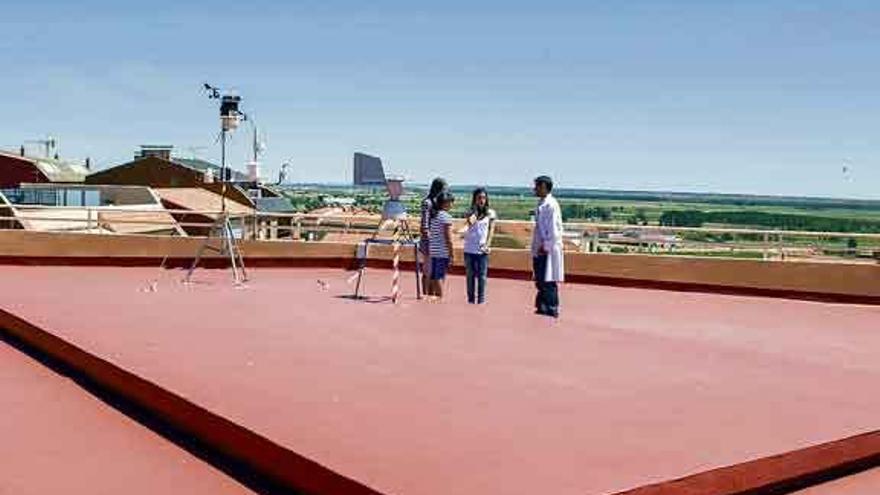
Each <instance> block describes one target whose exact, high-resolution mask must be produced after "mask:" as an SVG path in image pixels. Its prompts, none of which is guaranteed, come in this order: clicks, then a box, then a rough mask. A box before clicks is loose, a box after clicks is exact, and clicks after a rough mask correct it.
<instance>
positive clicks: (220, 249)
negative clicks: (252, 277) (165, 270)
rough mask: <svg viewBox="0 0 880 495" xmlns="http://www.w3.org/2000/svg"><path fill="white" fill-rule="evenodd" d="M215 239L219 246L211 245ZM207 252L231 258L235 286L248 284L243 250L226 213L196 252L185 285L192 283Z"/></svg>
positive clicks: (212, 227) (215, 223)
mask: <svg viewBox="0 0 880 495" xmlns="http://www.w3.org/2000/svg"><path fill="white" fill-rule="evenodd" d="M213 239H216V240H217V241H219V246H215V245H212V244H211V241H212V240H213ZM205 250H210V251H213V252H216V253H220V254H221V255H222V256H224V257H225V256H228V257H229V262H230V264H231V266H232V281H233V283H235V285H241V284H243V283H244V282H247V280H248V278H247V271H245V267H244V258H242V256H241V249H239V247H238V240H236V238H235V234H234V233H233V231H232V223H231V222H230V221H229V215H228V214H226V212H223V213H221V214H220V216H219V217H217V221H215V222H214V224H213V225H212V226H211V230H209V231H208V236H207V237H206V238H205V241H204V242H203V243H202V245H201V246H199V250H198V251H197V252H196V258H195V260H193V264H192V265H191V266H190V267H189V271H187V272H186V279H185V280H184V281H185V283H190V280H191V279H192V274H193V272H194V271H195V269H196V267H198V266H199V262H200V261H201V260H202V254H204V252H205Z"/></svg>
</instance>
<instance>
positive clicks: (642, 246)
mask: <svg viewBox="0 0 880 495" xmlns="http://www.w3.org/2000/svg"><path fill="white" fill-rule="evenodd" d="M5 211H9V213H8V214H7V216H0V230H9V229H18V230H20V229H22V228H24V229H34V230H41V229H42V230H47V231H58V232H83V233H91V234H95V235H102V234H107V235H111V234H112V235H154V234H155V232H157V231H163V230H166V229H173V230H174V231H175V232H176V233H177V234H180V235H187V232H189V235H194V236H199V235H203V234H204V229H208V228H211V226H212V225H214V224H215V220H214V219H215V218H216V217H217V216H218V215H220V214H221V213H222V212H221V211H219V210H183V209H165V208H158V207H157V208H152V207H146V208H145V207H143V206H137V205H135V206H131V207H127V206H89V207H80V206H43V205H16V204H4V205H2V206H0V212H5ZM73 212H77V214H76V215H73V214H68V213H73ZM227 214H228V216H229V218H230V219H231V220H232V221H233V223H234V224H235V225H236V226H237V227H236V230H237V231H238V232H240V235H241V236H242V238H245V239H254V240H259V241H266V242H291V241H292V240H295V241H301V240H302V241H307V242H314V241H320V240H322V239H325V236H327V235H333V234H343V235H346V236H351V237H342V238H341V239H345V240H349V241H352V240H358V239H362V238H366V237H367V236H369V235H371V234H372V233H373V232H374V231H375V229H376V227H377V226H378V225H379V223H380V221H381V217H380V216H379V215H346V214H330V215H316V214H310V213H274V212H259V211H253V212H250V213H227ZM137 215H147V217H146V218H138V217H137ZM149 215H157V216H159V215H167V217H166V218H150V217H149ZM205 217H207V218H205ZM415 220H416V219H414V218H413V219H411V220H410V222H411V224H415V223H416V221H415ZM462 221H463V219H458V220H457V223H458V224H459V226H460V223H461V222H462ZM114 225H116V226H119V227H122V226H125V225H139V226H142V227H143V228H141V229H137V228H135V229H124V228H122V229H114V227H113V226H114ZM497 225H498V227H499V228H498V230H497V232H498V235H499V237H500V236H505V237H507V238H509V239H510V240H511V241H512V242H513V245H512V247H513V248H514V249H516V248H517V247H520V248H526V246H528V245H529V243H530V241H531V227H532V225H533V223H532V222H529V221H523V220H499V221H498V224H497ZM411 227H413V228H417V226H416V225H411ZM505 227H508V228H509V227H516V229H513V230H507V231H505ZM564 227H565V230H566V236H565V241H566V246H567V247H566V249H567V250H568V249H574V250H580V251H582V252H594V251H599V252H613V253H617V252H649V253H653V254H657V255H696V256H700V255H706V256H719V257H725V256H730V257H756V258H759V259H760V258H763V259H765V260H776V259H779V260H784V259H792V258H798V257H801V258H817V257H825V258H828V257H837V256H839V255H843V256H855V255H859V256H864V255H865V254H867V255H868V256H871V255H872V253H873V255H874V256H877V255H878V254H880V233H863V232H825V231H822V232H817V231H795V230H778V229H750V228H728V227H671V226H658V225H629V224H617V223H596V222H577V221H575V222H565V223H564ZM118 230H122V232H119V231H118ZM126 230H129V231H128V232H126ZM137 230H141V231H142V232H136V231H137ZM621 231H622V232H631V231H637V232H652V233H663V234H666V235H667V238H662V237H651V236H645V237H641V236H639V235H638V234H635V235H632V236H631V237H630V236H620V237H615V238H611V237H609V236H608V235H607V234H608V233H612V232H621ZM689 233H692V234H703V235H707V237H706V238H702V239H701V238H700V237H699V236H693V235H691V236H689V235H688V234H689ZM714 234H725V238H724V239H713V238H712V237H711V235H714ZM165 235H167V234H165ZM851 239H855V240H857V243H856V244H854V245H852V246H850V245H849V242H850V240H851ZM844 241H846V244H844Z"/></svg>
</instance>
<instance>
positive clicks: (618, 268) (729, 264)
mask: <svg viewBox="0 0 880 495" xmlns="http://www.w3.org/2000/svg"><path fill="white" fill-rule="evenodd" d="M201 242H202V239H201V238H193V237H188V238H181V237H167V236H109V235H108V236H102V235H90V234H58V233H44V232H27V231H3V232H0V264H24V265H110V266H156V267H158V266H159V264H160V263H161V261H162V259H163V258H165V257H166V256H168V259H167V261H166V263H167V264H168V266H175V267H179V266H187V265H188V264H189V263H190V262H191V260H192V256H193V255H194V253H195V252H196V250H197V249H198V247H199V245H200V244H201ZM355 252H356V247H355V245H354V244H345V243H328V242H277V241H276V242H271V241H263V242H259V241H247V242H244V243H242V253H243V255H244V256H245V258H246V261H247V264H248V265H249V266H254V267H258V266H267V267H288V266H289V267H318V266H323V267H338V268H347V269H351V268H354V266H355V263H356V260H355ZM391 258H392V250H391V247H390V246H383V245H375V246H371V248H370V264H371V265H373V266H383V267H387V266H390V260H391ZM462 258H463V256H461V253H458V257H457V261H458V264H457V265H456V266H455V267H453V273H460V272H461V271H462V266H461V260H462ZM401 260H402V263H403V266H404V267H407V268H411V266H412V263H413V254H412V250H410V249H405V250H403V251H402V252H401ZM204 266H208V267H222V266H225V265H224V261H223V258H220V257H218V256H216V255H214V254H209V255H208V256H207V257H206V261H205V265H204ZM490 268H491V270H490V276H492V277H505V278H516V279H528V278H530V277H531V256H530V254H529V252H528V251H524V250H509V249H496V250H494V251H493V252H492V255H491V257H490ZM566 277H567V279H568V281H569V282H573V283H588V284H602V285H616V286H622V287H640V288H653V289H663V290H675V291H693V292H709V293H723V294H738V295H750V296H764V297H780V298H794V299H806V300H815V301H825V302H838V303H853V304H880V265H877V264H853V263H811V262H765V261H757V260H739V259H710V258H693V257H672V256H649V255H614V254H581V253H566Z"/></svg>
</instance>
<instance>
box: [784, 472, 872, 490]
mask: <svg viewBox="0 0 880 495" xmlns="http://www.w3.org/2000/svg"><path fill="white" fill-rule="evenodd" d="M876 493H880V468H875V469H872V470H870V471H865V472H863V473H859V474H854V475H852V476H847V477H846V478H842V479H839V480H836V481H832V482H829V483H823V484H821V485H818V486H815V487H812V488H807V489H806V490H801V491H799V492H795V493H794V494H792V495H874V494H876Z"/></svg>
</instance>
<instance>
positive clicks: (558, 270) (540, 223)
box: [532, 175, 565, 318]
mask: <svg viewBox="0 0 880 495" xmlns="http://www.w3.org/2000/svg"><path fill="white" fill-rule="evenodd" d="M552 190H553V179H551V178H550V177H547V176H546V175H542V176H540V177H538V178H536V179H535V196H537V197H539V198H541V199H540V201H539V202H538V207H537V208H536V209H535V229H534V232H533V234H532V267H533V269H534V277H535V287H536V288H537V289H538V294H537V296H535V313H537V314H541V315H546V316H552V317H554V318H558V317H559V287H558V282H562V281H563V280H565V273H564V272H565V259H564V257H563V253H562V211H561V210H560V208H559V203H558V202H556V198H554V197H553V195H552V194H551V191H552Z"/></svg>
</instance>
